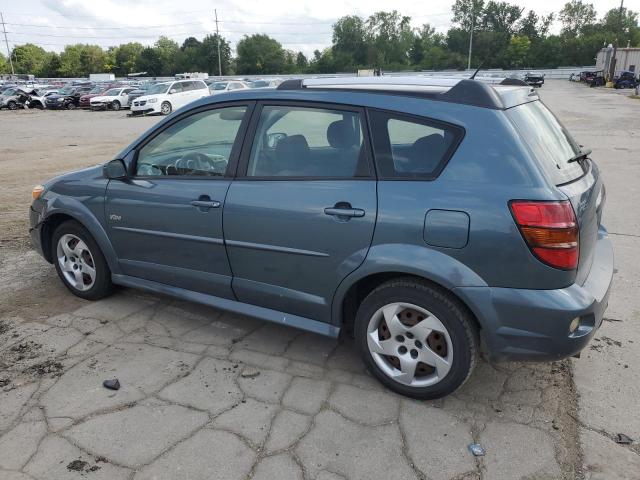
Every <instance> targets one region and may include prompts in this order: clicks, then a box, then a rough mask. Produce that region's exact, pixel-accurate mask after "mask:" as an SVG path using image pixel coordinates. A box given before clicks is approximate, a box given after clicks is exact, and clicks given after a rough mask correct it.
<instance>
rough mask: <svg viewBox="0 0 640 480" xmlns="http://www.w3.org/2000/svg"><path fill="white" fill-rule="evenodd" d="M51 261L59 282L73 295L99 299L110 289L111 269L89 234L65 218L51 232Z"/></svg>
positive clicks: (110, 290)
mask: <svg viewBox="0 0 640 480" xmlns="http://www.w3.org/2000/svg"><path fill="white" fill-rule="evenodd" d="M51 247H52V249H51V251H52V252H53V255H54V258H53V263H54V265H55V267H56V271H57V272H58V276H59V277H60V279H61V280H62V283H64V285H65V286H66V287H67V288H68V289H69V290H70V291H71V293H73V294H74V295H76V296H78V297H80V298H84V299H85V300H99V299H101V298H104V297H106V296H107V295H109V294H110V293H111V292H112V290H113V284H112V283H111V270H110V269H109V266H108V265H107V262H106V260H105V258H104V255H103V254H102V251H101V250H100V248H99V247H98V244H97V243H96V242H95V240H94V239H93V237H92V236H91V234H90V233H89V232H88V231H87V230H86V229H85V228H84V227H83V226H82V225H80V224H79V223H78V222H76V221H74V220H68V221H66V222H64V223H62V224H60V225H59V226H58V228H56V229H55V231H54V232H53V237H52V244H51Z"/></svg>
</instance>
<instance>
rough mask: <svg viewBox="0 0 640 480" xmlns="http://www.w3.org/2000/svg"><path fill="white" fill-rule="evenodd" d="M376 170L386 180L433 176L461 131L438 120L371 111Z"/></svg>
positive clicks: (448, 154) (438, 170)
mask: <svg viewBox="0 0 640 480" xmlns="http://www.w3.org/2000/svg"><path fill="white" fill-rule="evenodd" d="M369 118H370V120H371V133H372V137H373V146H374V151H375V160H376V165H377V167H378V172H379V174H380V176H381V177H382V178H386V179H396V178H404V179H411V178H416V179H431V178H435V177H436V176H437V175H438V173H440V171H441V170H442V168H443V167H444V164H445V163H446V161H447V160H448V159H449V157H451V155H452V154H453V151H454V150H455V148H456V146H457V144H458V143H459V140H460V138H461V137H462V133H463V132H462V130H461V129H458V128H456V127H453V126H451V125H446V124H443V123H440V122H436V121H432V120H428V119H424V118H416V117H412V116H406V115H402V114H396V113H391V112H384V111H380V110H370V111H369Z"/></svg>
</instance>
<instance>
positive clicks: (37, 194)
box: [31, 185, 44, 200]
mask: <svg viewBox="0 0 640 480" xmlns="http://www.w3.org/2000/svg"><path fill="white" fill-rule="evenodd" d="M42 192H44V186H43V185H36V186H35V187H33V190H32V191H31V196H32V197H33V199H34V200H37V199H38V198H40V195H41V194H42Z"/></svg>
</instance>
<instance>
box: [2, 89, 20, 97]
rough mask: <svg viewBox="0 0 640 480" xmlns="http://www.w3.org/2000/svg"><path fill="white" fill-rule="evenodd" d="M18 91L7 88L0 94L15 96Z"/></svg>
mask: <svg viewBox="0 0 640 480" xmlns="http://www.w3.org/2000/svg"><path fill="white" fill-rule="evenodd" d="M17 91H18V89H17V88H7V89H6V90H5V91H4V92H2V94H3V95H7V96H9V95H15V94H16V92H17Z"/></svg>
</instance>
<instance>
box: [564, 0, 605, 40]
mask: <svg viewBox="0 0 640 480" xmlns="http://www.w3.org/2000/svg"><path fill="white" fill-rule="evenodd" d="M559 18H560V21H561V22H562V34H563V35H565V36H577V35H580V34H581V33H582V31H583V30H584V29H585V27H587V26H589V25H592V24H593V23H594V22H595V19H596V10H595V8H593V4H591V3H583V2H582V0H571V1H570V2H568V3H566V4H565V5H564V7H563V8H562V10H560V14H559Z"/></svg>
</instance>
